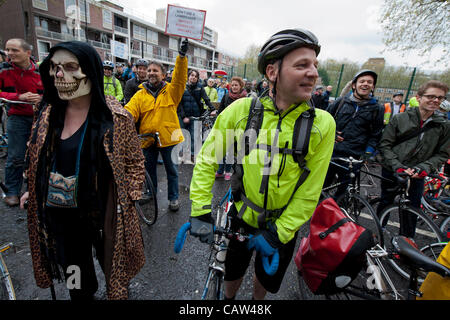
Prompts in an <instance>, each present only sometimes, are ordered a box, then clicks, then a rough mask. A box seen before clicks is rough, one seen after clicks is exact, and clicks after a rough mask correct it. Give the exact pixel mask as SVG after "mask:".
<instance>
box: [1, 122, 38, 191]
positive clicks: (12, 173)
mask: <svg viewBox="0 0 450 320" xmlns="http://www.w3.org/2000/svg"><path fill="white" fill-rule="evenodd" d="M32 123H33V117H28V116H16V115H11V116H9V117H8V122H7V125H6V127H7V132H8V158H7V159H6V165H5V186H6V188H8V193H7V194H6V195H7V196H20V192H21V190H22V183H23V170H24V166H25V151H26V149H27V142H28V139H29V138H30V134H31V125H32Z"/></svg>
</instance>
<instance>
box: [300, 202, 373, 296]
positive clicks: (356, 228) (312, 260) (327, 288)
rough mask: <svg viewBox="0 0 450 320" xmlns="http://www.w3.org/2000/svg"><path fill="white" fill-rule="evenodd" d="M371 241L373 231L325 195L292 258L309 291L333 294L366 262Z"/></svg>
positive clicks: (371, 244)
mask: <svg viewBox="0 0 450 320" xmlns="http://www.w3.org/2000/svg"><path fill="white" fill-rule="evenodd" d="M374 245H375V242H374V236H373V234H372V232H371V231H370V230H367V229H365V228H364V227H362V226H360V225H358V224H357V223H355V222H354V221H353V220H352V219H350V218H348V216H346V215H345V214H344V213H343V212H342V210H341V209H340V208H339V206H338V205H337V203H336V202H335V201H334V200H333V198H327V199H325V200H323V201H322V202H321V203H320V204H319V205H318V206H317V208H316V210H315V211H314V214H313V216H312V218H311V221H310V228H309V235H308V236H307V237H306V238H302V240H301V242H300V246H299V248H298V251H297V254H296V256H295V260H294V261H295V264H296V265H297V268H298V270H299V272H300V273H301V275H302V276H303V279H304V280H305V283H306V284H307V286H308V287H309V289H310V290H311V292H312V293H314V294H333V293H337V292H339V291H340V289H341V288H343V287H345V286H346V285H348V284H349V283H351V281H353V280H354V279H355V278H356V276H357V275H358V273H359V272H360V271H361V269H362V268H363V267H364V266H365V261H366V256H365V252H366V250H368V249H370V248H372V247H373V246H374Z"/></svg>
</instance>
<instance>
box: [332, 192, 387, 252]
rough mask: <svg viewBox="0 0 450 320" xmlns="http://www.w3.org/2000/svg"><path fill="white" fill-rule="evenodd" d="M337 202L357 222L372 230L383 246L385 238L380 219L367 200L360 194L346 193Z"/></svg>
mask: <svg viewBox="0 0 450 320" xmlns="http://www.w3.org/2000/svg"><path fill="white" fill-rule="evenodd" d="M336 202H337V204H338V205H339V207H340V208H341V209H343V210H345V212H346V213H347V214H348V215H349V216H350V218H352V219H353V220H354V221H355V222H356V223H357V224H359V225H361V226H362V227H364V228H366V229H367V230H370V231H371V232H372V235H373V236H374V241H375V244H379V245H380V246H383V243H384V238H383V231H382V229H381V224H380V221H379V219H378V216H377V214H376V212H375V210H374V209H373V207H372V206H371V205H370V204H369V202H367V200H365V199H364V198H362V197H361V196H360V195H358V194H353V195H352V196H351V197H350V198H349V194H348V193H345V194H343V195H341V196H340V197H339V198H338V200H337V201H336Z"/></svg>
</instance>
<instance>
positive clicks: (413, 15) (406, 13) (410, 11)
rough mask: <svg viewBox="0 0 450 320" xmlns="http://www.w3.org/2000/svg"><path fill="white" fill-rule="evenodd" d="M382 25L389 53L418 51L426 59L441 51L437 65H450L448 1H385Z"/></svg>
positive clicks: (449, 6) (449, 7) (404, 53)
mask: <svg viewBox="0 0 450 320" xmlns="http://www.w3.org/2000/svg"><path fill="white" fill-rule="evenodd" d="M379 22H380V23H381V27H382V30H383V42H384V44H385V45H386V50H394V51H399V52H401V53H403V56H405V55H406V53H408V52H410V51H413V50H417V51H418V54H419V55H420V56H422V57H426V56H427V55H428V61H427V62H430V61H429V54H430V53H431V50H432V49H434V48H437V49H439V50H440V49H441V48H442V50H441V51H439V58H438V59H437V61H435V62H434V63H435V65H439V64H445V66H448V64H449V56H448V53H449V52H448V48H449V47H450V36H449V30H450V2H449V1H448V0H384V4H383V6H382V7H381V13H380V16H379Z"/></svg>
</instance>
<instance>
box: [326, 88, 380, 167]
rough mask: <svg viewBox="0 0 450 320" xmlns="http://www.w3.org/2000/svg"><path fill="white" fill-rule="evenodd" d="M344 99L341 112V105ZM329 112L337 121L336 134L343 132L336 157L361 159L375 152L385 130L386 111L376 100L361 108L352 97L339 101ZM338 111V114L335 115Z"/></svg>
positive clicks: (332, 105) (335, 151) (336, 149)
mask: <svg viewBox="0 0 450 320" xmlns="http://www.w3.org/2000/svg"><path fill="white" fill-rule="evenodd" d="M342 99H344V103H343V104H342V106H341V108H340V109H339V110H337V109H338V107H339V104H340V102H341V101H342ZM327 111H328V112H329V113H330V114H331V115H332V116H333V117H334V119H335V121H336V133H337V132H342V134H340V136H341V137H343V138H344V141H342V142H336V143H335V145H334V153H333V154H334V155H335V156H352V157H356V158H359V157H360V156H362V155H363V154H364V153H365V152H370V153H372V152H373V151H375V149H376V147H377V144H378V142H379V141H380V139H381V134H382V130H383V117H384V109H383V108H382V107H381V106H380V105H379V104H378V101H377V100H376V99H375V98H372V99H371V100H368V101H367V103H364V104H362V105H360V106H358V105H357V104H356V102H353V101H351V100H350V96H346V97H344V98H339V99H337V100H336V101H335V102H334V103H333V104H331V105H330V106H329V107H328V108H327ZM336 111H337V114H335V113H336Z"/></svg>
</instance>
